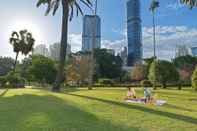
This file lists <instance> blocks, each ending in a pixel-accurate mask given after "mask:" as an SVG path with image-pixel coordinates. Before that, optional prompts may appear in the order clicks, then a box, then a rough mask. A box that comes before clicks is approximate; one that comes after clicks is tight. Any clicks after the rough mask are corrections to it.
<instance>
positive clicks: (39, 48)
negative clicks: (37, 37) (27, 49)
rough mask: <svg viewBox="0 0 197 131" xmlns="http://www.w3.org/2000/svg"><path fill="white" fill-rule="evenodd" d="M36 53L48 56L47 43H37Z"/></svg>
mask: <svg viewBox="0 0 197 131" xmlns="http://www.w3.org/2000/svg"><path fill="white" fill-rule="evenodd" d="M34 54H36V55H43V56H46V57H48V56H49V50H48V48H47V47H46V45H44V44H40V45H37V46H36V47H35V49H34Z"/></svg>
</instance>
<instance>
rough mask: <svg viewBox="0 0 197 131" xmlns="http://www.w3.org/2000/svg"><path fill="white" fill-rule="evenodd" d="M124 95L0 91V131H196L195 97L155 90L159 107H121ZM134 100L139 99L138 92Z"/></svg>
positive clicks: (83, 91)
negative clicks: (165, 102)
mask: <svg viewBox="0 0 197 131" xmlns="http://www.w3.org/2000/svg"><path fill="white" fill-rule="evenodd" d="M125 93H126V90H125V89H107V88H106V89H95V90H92V91H88V90H87V89H67V90H65V91H64V92H63V93H51V92H49V91H44V90H39V89H9V90H0V130H2V131H197V93H195V92H193V91H192V90H190V89H184V90H182V91H178V90H173V89H172V90H157V91H156V93H157V94H158V96H159V98H160V99H164V100H167V102H168V104H166V105H164V106H154V105H143V104H127V103H125V102H124V101H123V98H124V96H125ZM137 94H138V95H139V96H140V97H141V96H143V95H142V90H140V89H138V90H137Z"/></svg>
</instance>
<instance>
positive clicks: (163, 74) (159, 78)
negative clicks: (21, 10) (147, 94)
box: [148, 60, 179, 88]
mask: <svg viewBox="0 0 197 131" xmlns="http://www.w3.org/2000/svg"><path fill="white" fill-rule="evenodd" d="M148 78H149V80H150V81H155V82H158V83H160V84H161V85H162V87H163V88H166V86H167V84H169V83H174V82H177V81H179V73H178V71H177V69H176V68H175V66H174V65H173V64H172V63H171V62H169V61H165V60H155V61H153V63H152V64H151V66H150V69H149V75H148Z"/></svg>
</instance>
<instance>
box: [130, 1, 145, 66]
mask: <svg viewBox="0 0 197 131" xmlns="http://www.w3.org/2000/svg"><path fill="white" fill-rule="evenodd" d="M140 11H141V10H140V0H128V1H127V38H128V63H127V64H128V66H134V65H135V64H136V63H141V62H142V26H141V12H140Z"/></svg>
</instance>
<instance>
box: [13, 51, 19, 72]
mask: <svg viewBox="0 0 197 131" xmlns="http://www.w3.org/2000/svg"><path fill="white" fill-rule="evenodd" d="M18 54H19V52H17V53H16V58H15V62H14V72H15V71H16V63H17V60H18Z"/></svg>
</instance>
